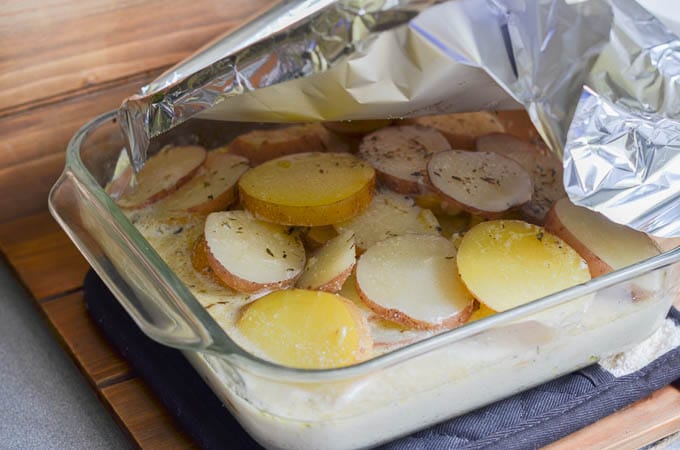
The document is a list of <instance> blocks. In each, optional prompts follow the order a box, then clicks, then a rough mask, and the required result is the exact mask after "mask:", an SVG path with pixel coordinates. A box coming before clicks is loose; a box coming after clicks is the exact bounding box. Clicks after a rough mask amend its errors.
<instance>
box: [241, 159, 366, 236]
mask: <svg viewBox="0 0 680 450" xmlns="http://www.w3.org/2000/svg"><path fill="white" fill-rule="evenodd" d="M374 186H375V171H374V170H373V168H372V167H371V166H370V165H368V164H367V163H366V162H365V161H362V160H360V159H359V158H357V157H355V156H353V155H350V154H348V153H300V154H296V155H290V156H284V157H282V158H277V159H273V160H271V161H267V162H266V163H263V164H260V165H259V166H257V167H254V168H252V169H250V170H249V171H247V172H246V173H245V174H243V176H242V177H241V179H240V180H239V193H240V195H241V201H242V203H243V206H244V207H245V208H246V209H247V210H248V211H250V212H252V213H253V215H255V217H257V218H259V219H262V220H265V221H268V222H273V223H278V224H282V225H298V226H321V225H331V224H334V223H338V222H341V221H343V220H348V219H351V218H352V217H355V216H356V215H358V214H359V213H361V212H362V211H364V210H365V209H366V208H367V207H368V204H369V203H370V201H371V197H372V196H373V187H374Z"/></svg>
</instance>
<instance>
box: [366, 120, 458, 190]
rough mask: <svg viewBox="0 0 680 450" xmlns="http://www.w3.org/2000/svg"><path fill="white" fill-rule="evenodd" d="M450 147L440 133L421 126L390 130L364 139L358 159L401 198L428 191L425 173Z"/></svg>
mask: <svg viewBox="0 0 680 450" xmlns="http://www.w3.org/2000/svg"><path fill="white" fill-rule="evenodd" d="M450 148H451V147H450V145H449V143H448V142H447V141H446V139H444V136H442V135H441V133H439V132H438V131H436V130H434V129H433V128H429V127H423V126H418V125H409V126H399V127H387V128H383V129H381V130H378V131H375V132H373V133H371V134H369V135H367V136H365V137H364V138H363V139H362V141H361V144H360V145H359V156H360V157H361V158H363V159H365V160H366V161H368V162H369V163H370V164H371V165H372V166H373V167H374V168H375V170H376V171H377V172H378V176H379V179H380V181H381V182H382V183H383V184H384V185H385V186H387V187H388V188H390V189H391V190H393V191H395V192H398V193H401V194H418V193H420V192H423V191H426V190H427V185H426V184H425V173H426V167H427V162H428V160H429V158H430V156H431V155H432V154H433V153H436V152H441V151H445V150H449V149H450Z"/></svg>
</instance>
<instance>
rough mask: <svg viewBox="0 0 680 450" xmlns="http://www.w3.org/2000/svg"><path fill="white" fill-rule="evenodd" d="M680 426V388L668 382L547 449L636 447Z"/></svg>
mask: <svg viewBox="0 0 680 450" xmlns="http://www.w3.org/2000/svg"><path fill="white" fill-rule="evenodd" d="M678 430H680V391H679V390H678V389H677V388H675V387H674V386H666V387H665V388H663V389H660V390H658V391H656V392H654V393H653V394H652V395H650V396H649V397H647V398H645V399H642V400H640V401H638V402H636V403H634V404H632V405H630V406H629V407H627V408H624V409H622V410H620V411H617V412H616V413H614V414H612V415H611V416H608V417H605V418H604V419H601V420H599V421H598V422H596V423H594V424H592V425H590V426H587V427H585V428H583V429H581V430H579V431H577V432H575V433H572V434H570V435H569V436H567V437H565V438H564V439H561V440H559V441H557V442H555V443H554V444H551V445H549V446H547V447H545V450H573V449H579V450H605V449H612V450H614V449H617V450H625V449H631V450H632V449H637V448H641V447H643V446H645V445H648V444H651V443H653V442H656V441H658V440H659V439H661V438H663V437H664V436H668V435H669V434H671V433H674V432H676V431H678Z"/></svg>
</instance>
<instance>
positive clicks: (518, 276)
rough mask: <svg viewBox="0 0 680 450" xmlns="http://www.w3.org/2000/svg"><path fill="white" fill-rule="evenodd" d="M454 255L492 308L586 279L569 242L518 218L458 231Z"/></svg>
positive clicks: (477, 294)
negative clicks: (461, 235)
mask: <svg viewBox="0 0 680 450" xmlns="http://www.w3.org/2000/svg"><path fill="white" fill-rule="evenodd" d="M457 261H458V271H459V273H460V276H461V278H462V280H463V282H464V283H465V285H466V286H467V288H468V289H469V290H470V292H472V294H473V295H474V296H475V298H477V300H479V301H480V302H482V303H484V304H485V305H486V306H488V307H489V308H490V309H492V310H494V311H506V310H508V309H511V308H514V307H516V306H519V305H522V304H525V303H528V302H531V301H533V300H537V299H539V298H542V297H545V296H547V295H550V294H553V293H555V292H558V291H561V290H562V289H566V288H568V287H571V286H574V285H577V284H580V283H584V282H586V281H588V280H590V272H589V271H588V265H587V264H586V262H585V261H584V260H583V258H581V256H580V255H579V254H578V253H577V252H576V251H575V250H574V249H573V248H571V247H570V246H569V245H568V244H567V243H566V242H564V241H563V240H562V239H560V238H558V237H557V236H554V235H552V234H550V233H548V232H547V231H546V230H545V229H544V228H542V227H539V226H537V225H533V224H530V223H528V222H523V221H520V220H492V221H488V222H482V223H480V224H478V225H476V226H475V227H474V228H472V229H470V230H469V231H468V232H467V233H465V236H463V239H462V241H461V243H460V246H459V248H458V255H457ZM579 307H580V306H579Z"/></svg>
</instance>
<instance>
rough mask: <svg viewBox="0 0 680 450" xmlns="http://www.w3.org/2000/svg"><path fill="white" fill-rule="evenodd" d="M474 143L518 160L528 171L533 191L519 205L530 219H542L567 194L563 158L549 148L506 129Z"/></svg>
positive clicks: (540, 221) (541, 220)
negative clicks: (530, 141)
mask: <svg viewBox="0 0 680 450" xmlns="http://www.w3.org/2000/svg"><path fill="white" fill-rule="evenodd" d="M476 145H477V150H479V151H481V152H493V153H498V154H500V155H503V156H506V157H508V158H510V159H512V160H515V161H517V162H518V163H519V164H520V165H521V166H522V167H524V169H525V170H526V171H527V172H529V173H530V174H531V179H532V182H533V185H534V192H533V194H532V196H531V201H529V202H528V203H526V204H525V205H523V206H522V213H523V214H524V217H526V218H527V219H528V220H529V221H531V222H534V223H542V222H543V220H544V218H545V215H546V213H547V212H548V211H549V210H550V208H551V207H552V205H553V204H554V203H555V202H556V201H557V200H559V199H561V198H563V197H565V196H566V195H567V194H566V192H565V191H564V184H563V182H562V173H563V171H562V161H561V160H560V159H559V158H558V157H557V156H556V155H555V154H554V153H551V152H550V151H549V150H548V149H545V148H541V147H539V146H537V145H533V144H531V143H529V142H525V141H523V140H521V139H519V138H517V137H515V136H513V135H511V134H506V133H493V134H488V135H485V136H481V137H479V138H478V139H477V141H476Z"/></svg>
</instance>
